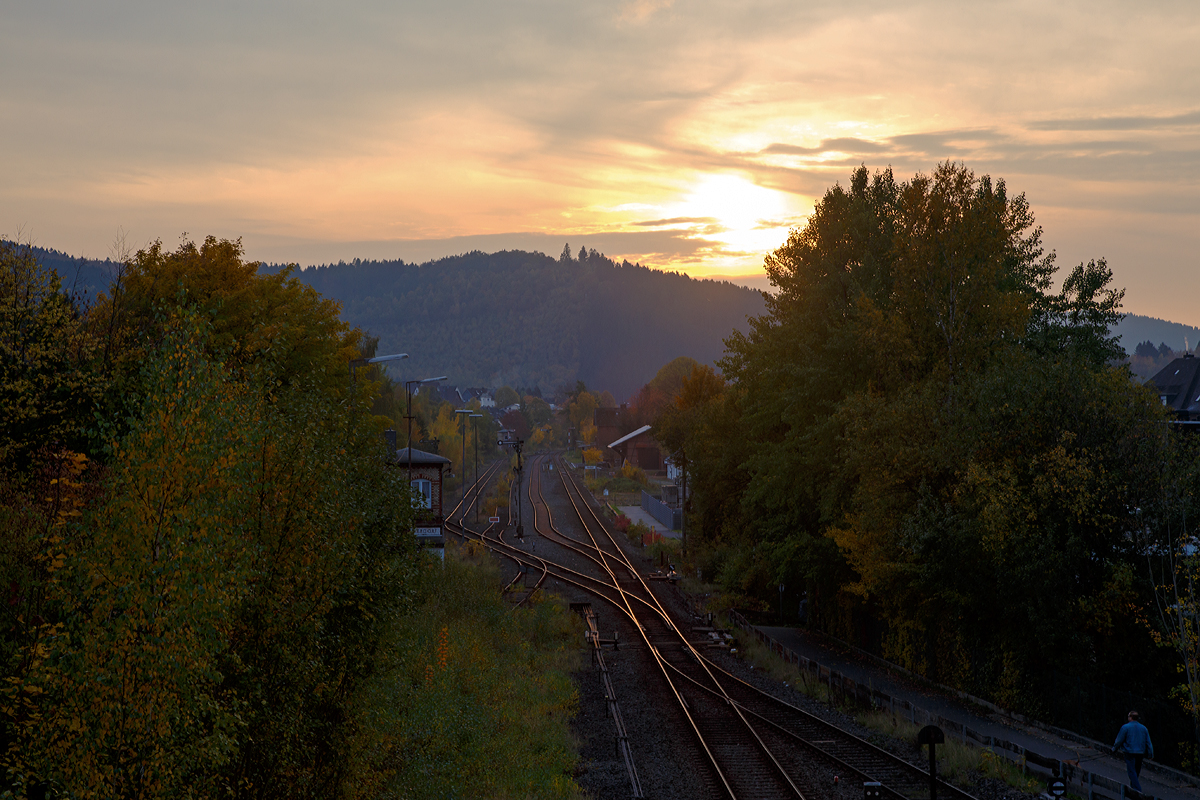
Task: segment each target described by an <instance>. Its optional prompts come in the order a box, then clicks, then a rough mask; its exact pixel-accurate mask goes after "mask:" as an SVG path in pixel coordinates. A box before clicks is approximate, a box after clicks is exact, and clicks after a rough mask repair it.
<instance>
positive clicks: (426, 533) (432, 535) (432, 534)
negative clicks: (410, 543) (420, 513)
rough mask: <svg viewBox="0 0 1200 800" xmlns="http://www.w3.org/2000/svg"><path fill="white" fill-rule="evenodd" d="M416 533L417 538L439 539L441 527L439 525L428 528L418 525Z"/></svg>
mask: <svg viewBox="0 0 1200 800" xmlns="http://www.w3.org/2000/svg"><path fill="white" fill-rule="evenodd" d="M416 533H417V538H418V539H440V538H442V527H441V526H440V525H434V526H432V527H428V528H424V527H418V528H417V530H416Z"/></svg>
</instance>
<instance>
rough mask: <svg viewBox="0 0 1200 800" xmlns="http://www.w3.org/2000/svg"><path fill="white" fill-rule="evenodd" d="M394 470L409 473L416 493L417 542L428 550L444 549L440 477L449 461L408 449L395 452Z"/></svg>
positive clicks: (434, 454) (442, 457)
mask: <svg viewBox="0 0 1200 800" xmlns="http://www.w3.org/2000/svg"><path fill="white" fill-rule="evenodd" d="M395 464H396V466H397V467H399V468H400V469H403V470H411V472H410V474H411V475H412V478H411V479H410V480H411V482H412V487H413V489H414V490H416V493H417V497H418V499H417V505H418V512H417V519H416V535H417V541H419V542H421V543H422V544H424V545H425V546H427V547H435V548H444V547H445V546H446V539H445V535H444V533H443V529H442V526H443V524H444V523H445V517H444V516H443V511H442V509H443V508H444V506H443V504H442V500H443V497H442V476H443V474H444V473H445V470H446V467H448V466H449V465H450V459H448V458H446V457H444V456H439V455H437V454H436V453H426V452H425V451H423V450H416V449H414V448H411V447H404V448H401V449H400V450H397V451H396V461H395Z"/></svg>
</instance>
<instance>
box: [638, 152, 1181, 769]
mask: <svg viewBox="0 0 1200 800" xmlns="http://www.w3.org/2000/svg"><path fill="white" fill-rule="evenodd" d="M766 269H767V272H768V274H769V276H770V278H771V281H772V284H773V285H774V286H775V288H776V290H777V292H776V293H775V294H773V295H770V296H768V298H767V307H766V313H764V314H763V315H761V316H758V317H756V318H754V319H753V320H751V324H750V327H749V330H748V331H746V332H745V333H742V332H736V331H735V332H734V333H733V334H732V335H731V336H730V337H729V338H728V339H727V340H726V345H727V350H726V353H725V356H724V357H723V359H721V360H720V362H719V368H720V370H721V372H720V373H719V372H717V371H715V370H713V369H711V368H708V367H704V366H701V367H699V368H697V369H695V370H693V372H692V373H691V374H690V375H689V376H688V378H687V379H686V380H685V381H684V382H683V383H682V385H681V387H680V389H679V391H678V392H677V393H676V395H675V397H674V403H673V404H672V405H670V406H669V407H667V408H666V409H665V410H664V411H663V412H662V413H661V414H660V415H659V416H658V418H657V420H656V423H655V433H656V435H657V436H658V437H659V439H660V441H662V442H663V443H664V444H665V446H666V447H667V449H668V450H670V451H672V452H675V453H676V454H677V456H678V457H679V458H680V459H681V460H683V461H684V462H685V463H686V465H687V467H688V481H689V484H690V487H691V497H690V501H689V506H688V510H689V523H688V525H689V532H690V535H691V537H692V539H691V546H692V549H693V553H692V556H693V558H695V559H696V561H697V564H698V566H699V567H700V568H701V570H702V571H703V573H704V575H705V576H706V577H708V578H709V579H712V580H715V581H718V582H719V583H720V584H721V585H722V586H723V587H724V589H725V591H726V592H727V593H728V602H730V603H735V604H742V605H747V606H757V607H758V608H761V609H772V608H777V607H778V603H779V600H780V594H779V593H780V592H781V591H783V592H784V593H785V597H786V600H787V607H788V608H790V609H792V611H790V612H789V616H790V617H791V618H792V619H796V618H797V617H798V616H799V615H800V613H801V611H802V613H803V615H804V617H805V621H806V623H807V624H808V625H811V626H813V627H815V628H817V629H819V630H823V631H825V632H828V633H830V634H832V635H835V636H837V637H839V638H842V639H844V640H846V641H849V642H852V643H854V644H856V645H859V646H862V647H864V648H866V649H868V650H870V651H872V652H875V653H878V654H879V655H882V656H884V657H886V658H888V659H890V660H892V661H894V662H896V663H898V664H900V665H902V666H904V667H906V668H909V669H911V670H913V671H915V672H917V673H919V674H922V675H925V676H926V677H928V678H930V679H932V680H936V681H940V682H942V683H945V684H949V685H952V686H955V687H957V688H960V689H962V690H965V691H968V692H971V693H973V694H975V695H977V696H981V697H984V698H988V699H990V700H992V701H994V702H996V703H998V704H1000V705H1002V706H1004V707H1006V708H1009V709H1011V710H1014V711H1018V712H1022V713H1027V714H1030V715H1032V716H1035V717H1039V718H1042V719H1050V721H1059V722H1060V723H1064V724H1067V725H1068V726H1070V727H1075V728H1076V729H1078V725H1077V724H1076V723H1077V720H1076V719H1074V718H1072V719H1064V717H1066V716H1067V712H1066V711H1064V709H1063V708H1062V707H1061V701H1062V699H1063V697H1064V696H1065V694H1066V693H1065V692H1064V690H1063V688H1062V686H1063V684H1062V681H1061V680H1058V679H1059V678H1061V677H1062V676H1071V678H1072V679H1073V680H1074V681H1075V684H1074V688H1073V689H1072V691H1075V689H1076V688H1078V687H1080V686H1082V687H1084V688H1086V687H1087V686H1088V685H1092V686H1099V685H1106V686H1110V687H1119V688H1120V689H1122V690H1125V691H1129V692H1133V693H1135V694H1138V695H1140V696H1143V697H1150V698H1161V699H1163V700H1164V701H1167V698H1168V697H1170V698H1171V700H1170V701H1169V703H1170V704H1173V705H1174V706H1175V708H1176V709H1179V708H1183V709H1186V711H1187V713H1188V714H1189V715H1190V717H1191V719H1192V720H1193V723H1192V725H1193V726H1194V724H1195V722H1194V720H1195V718H1196V713H1197V691H1198V690H1200V681H1198V680H1197V678H1198V675H1197V667H1198V666H1200V659H1198V655H1200V650H1198V649H1197V639H1196V633H1197V630H1196V627H1195V626H1196V619H1197V616H1196V613H1197V610H1198V609H1197V598H1196V595H1195V594H1194V593H1193V588H1192V584H1191V582H1190V581H1192V580H1194V579H1195V577H1197V576H1198V575H1200V573H1198V570H1200V563H1197V556H1196V553H1197V550H1196V545H1197V544H1198V543H1200V541H1198V540H1197V538H1196V537H1195V521H1196V519H1197V517H1196V509H1195V508H1194V507H1193V506H1194V503H1195V501H1194V498H1195V497H1196V489H1197V488H1200V485H1198V481H1200V462H1198V461H1197V450H1196V443H1195V441H1194V439H1190V438H1188V437H1184V436H1180V435H1179V434H1178V433H1177V432H1175V431H1174V430H1173V429H1172V427H1171V426H1170V425H1169V423H1168V418H1167V415H1166V414H1165V413H1164V411H1163V409H1162V407H1161V404H1160V403H1159V402H1158V399H1157V397H1156V395H1154V394H1153V393H1152V392H1151V391H1150V390H1149V389H1147V388H1145V387H1143V386H1141V385H1140V383H1139V382H1137V381H1135V380H1133V379H1132V378H1131V375H1130V373H1129V371H1128V369H1127V367H1126V366H1125V365H1121V364H1120V363H1119V362H1120V357H1121V356H1122V353H1121V351H1120V348H1119V347H1118V345H1117V342H1116V340H1115V339H1114V337H1113V336H1112V334H1111V330H1112V327H1113V326H1114V325H1115V323H1116V322H1117V321H1118V320H1119V318H1120V312H1119V307H1120V302H1121V298H1122V294H1123V292H1122V291H1121V290H1117V289H1114V288H1112V286H1111V285H1110V284H1111V278H1112V273H1111V270H1110V269H1109V268H1108V267H1107V265H1106V263H1105V262H1104V261H1103V260H1102V259H1099V260H1094V261H1090V262H1088V263H1086V264H1080V265H1078V266H1076V267H1074V268H1072V269H1071V270H1070V271H1069V272H1068V274H1067V275H1066V276H1065V278H1064V279H1063V281H1062V284H1061V287H1060V288H1059V289H1058V290H1057V291H1055V289H1054V279H1055V274H1056V265H1055V262H1054V253H1052V252H1051V253H1047V252H1045V250H1044V248H1043V247H1042V244H1041V229H1040V228H1039V227H1037V226H1036V224H1035V220H1034V216H1033V213H1032V211H1031V210H1030V208H1029V206H1028V203H1027V201H1026V200H1025V198H1024V196H1023V195H1015V196H1014V195H1011V194H1010V193H1009V192H1008V189H1007V187H1006V185H1005V183H1004V181H1002V180H997V181H993V180H991V179H990V178H989V177H988V176H982V177H977V176H976V175H974V174H973V173H972V172H971V171H969V170H967V169H966V168H965V167H963V166H962V165H958V164H949V163H948V164H943V165H940V166H939V167H938V168H937V169H936V170H935V171H934V172H933V173H932V174H930V175H921V174H918V175H916V176H915V177H913V178H912V179H911V180H908V181H905V182H901V181H898V180H896V178H895V177H894V176H893V174H892V172H891V170H890V169H889V170H885V171H882V172H876V173H874V174H871V173H869V172H868V171H867V170H866V168H865V167H864V168H860V169H858V170H856V171H855V172H854V173H853V175H852V176H851V179H850V182H849V185H848V186H845V187H843V186H841V185H835V186H834V187H832V188H831V189H829V190H828V191H827V192H826V193H825V195H824V197H823V198H822V199H821V201H820V202H819V203H818V204H817V206H816V209H815V211H814V214H813V215H812V217H811V218H810V219H809V221H808V223H807V224H806V225H805V226H804V227H803V228H801V229H797V230H793V231H792V232H791V234H790V236H789V238H788V241H787V242H786V243H785V244H784V245H783V246H782V247H780V248H779V249H778V250H776V251H774V252H773V253H771V254H770V255H769V256H768V257H767V259H766ZM1188 520H1191V522H1188ZM1056 676H1057V677H1056ZM1056 680H1058V683H1056ZM1080 698H1081V699H1080V700H1079V703H1080V708H1081V709H1082V708H1083V706H1084V705H1086V704H1087V703H1088V702H1090V701H1088V700H1086V699H1083V698H1082V696H1080ZM1079 710H1080V709H1074V710H1073V711H1079ZM1125 710H1128V709H1125ZM1072 713H1073V712H1072ZM1080 713H1082V711H1080ZM1123 715H1124V711H1121V712H1120V716H1118V717H1114V718H1113V719H1116V720H1117V721H1119V720H1120V719H1121V718H1122V717H1123ZM1055 717H1058V718H1059V719H1057V720H1056V719H1055ZM1097 724H1098V725H1099V728H1098V731H1092V733H1093V735H1098V736H1100V737H1101V738H1103V736H1105V735H1108V734H1107V733H1104V731H1107V730H1108V727H1110V726H1111V725H1112V724H1114V723H1113V720H1112V719H1109V720H1105V721H1101V722H1099V723H1097ZM1176 734H1178V735H1176ZM1172 735H1173V736H1174V738H1175V741H1173V742H1169V743H1168V745H1167V746H1168V747H1170V748H1173V749H1172V750H1171V752H1172V756H1171V757H1172V758H1173V759H1174V760H1175V761H1176V763H1178V764H1189V765H1191V766H1193V767H1194V766H1195V759H1196V749H1195V748H1196V733H1195V729H1194V727H1191V728H1190V729H1189V728H1188V727H1187V726H1185V729H1184V730H1183V732H1182V733H1181V734H1180V733H1179V732H1178V730H1175V731H1174V732H1173V733H1172ZM1164 738H1165V737H1164ZM1156 741H1158V739H1157V738H1156Z"/></svg>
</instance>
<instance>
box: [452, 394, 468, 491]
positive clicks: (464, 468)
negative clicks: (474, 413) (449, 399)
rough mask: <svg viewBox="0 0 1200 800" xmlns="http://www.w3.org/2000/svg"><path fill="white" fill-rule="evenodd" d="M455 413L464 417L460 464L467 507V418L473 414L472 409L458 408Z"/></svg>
mask: <svg viewBox="0 0 1200 800" xmlns="http://www.w3.org/2000/svg"><path fill="white" fill-rule="evenodd" d="M454 413H455V414H462V415H464V416H463V418H462V432H463V441H462V461H461V462H460V463H461V464H462V473H463V475H462V505H466V504H467V417H466V415H469V414H470V413H471V409H469V408H456V409H455V410H454Z"/></svg>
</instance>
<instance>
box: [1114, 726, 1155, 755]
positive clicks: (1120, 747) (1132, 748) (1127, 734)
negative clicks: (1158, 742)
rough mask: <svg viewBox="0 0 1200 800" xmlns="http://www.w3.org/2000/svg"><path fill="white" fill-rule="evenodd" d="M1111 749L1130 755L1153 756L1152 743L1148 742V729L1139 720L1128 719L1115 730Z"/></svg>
mask: <svg viewBox="0 0 1200 800" xmlns="http://www.w3.org/2000/svg"><path fill="white" fill-rule="evenodd" d="M1113 750H1116V751H1117V752H1118V753H1129V754H1130V755H1135V756H1136V755H1144V756H1145V757H1146V758H1154V745H1153V744H1151V743H1150V731H1148V730H1146V726H1145V725H1143V724H1142V723H1140V722H1134V721H1132V720H1131V721H1129V722H1126V723H1125V724H1124V725H1122V726H1121V730H1119V731H1117V741H1115V742H1113Z"/></svg>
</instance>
